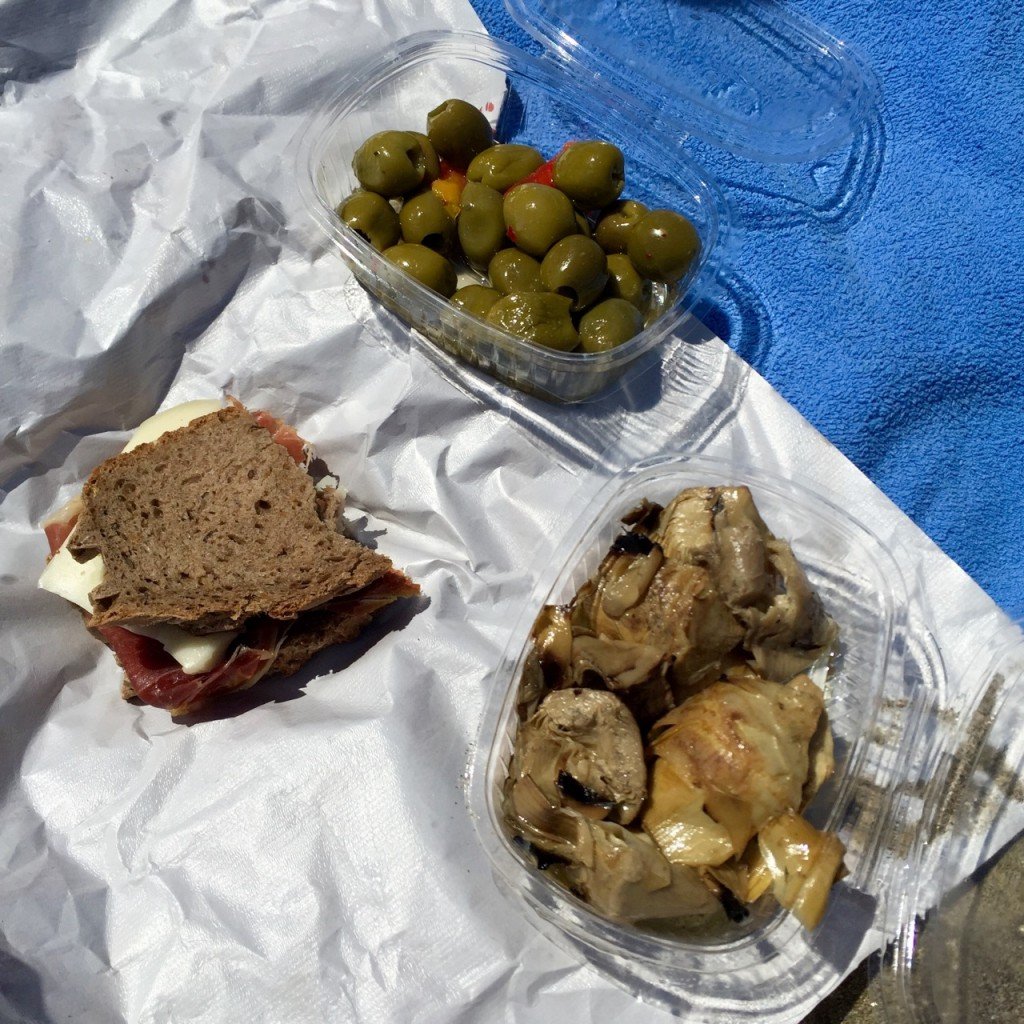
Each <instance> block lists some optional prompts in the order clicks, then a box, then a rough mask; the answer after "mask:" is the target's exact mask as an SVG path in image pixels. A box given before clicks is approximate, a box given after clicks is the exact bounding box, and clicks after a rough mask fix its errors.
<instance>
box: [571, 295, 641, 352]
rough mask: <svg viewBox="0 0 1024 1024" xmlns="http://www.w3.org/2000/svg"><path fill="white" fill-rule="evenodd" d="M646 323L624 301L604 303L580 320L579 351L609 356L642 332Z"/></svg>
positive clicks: (606, 301) (617, 300)
mask: <svg viewBox="0 0 1024 1024" xmlns="http://www.w3.org/2000/svg"><path fill="white" fill-rule="evenodd" d="M643 325H644V319H643V317H642V316H641V315H640V312H639V311H638V310H637V308H636V307H635V306H633V305H631V304H630V303H628V302H627V301H626V300H625V299H605V300H604V302H599V303H598V304H597V305H596V306H595V307H594V308H593V309H590V310H587V312H586V313H584V314H583V316H582V317H580V348H581V349H582V350H583V351H584V352H607V351H609V350H610V349H613V348H617V347H618V346H619V345H621V344H623V342H626V341H629V339H630V338H632V337H633V336H634V335H636V334H638V333H639V332H640V329H641V328H642V327H643Z"/></svg>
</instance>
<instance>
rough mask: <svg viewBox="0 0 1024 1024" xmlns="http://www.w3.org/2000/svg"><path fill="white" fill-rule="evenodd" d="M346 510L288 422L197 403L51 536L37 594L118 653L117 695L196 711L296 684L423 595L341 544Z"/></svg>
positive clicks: (74, 507) (171, 419)
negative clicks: (277, 683) (314, 661)
mask: <svg viewBox="0 0 1024 1024" xmlns="http://www.w3.org/2000/svg"><path fill="white" fill-rule="evenodd" d="M344 499H345V495H344V491H343V490H342V489H341V487H340V482H339V481H338V479H337V478H336V477H334V476H332V475H330V474H329V473H327V472H326V470H325V469H324V467H323V463H322V462H321V461H320V460H318V459H315V458H314V457H313V455H312V451H311V449H310V446H309V445H308V444H307V443H306V442H305V441H304V440H303V439H302V438H301V437H299V435H298V434H297V433H296V432H295V430H294V429H292V428H291V427H290V426H288V425H287V424H284V423H282V422H281V421H280V420H278V419H276V418H275V417H273V416H271V415H270V414H269V413H266V412H250V411H249V410H247V409H246V408H245V407H244V406H242V405H241V404H240V403H239V402H237V401H235V400H234V399H230V400H229V403H228V404H227V405H226V406H224V407H222V406H221V403H220V402H219V401H201V402H189V403H186V404H185V405H182V406H178V407H176V408H174V409H170V410H167V411H166V412H164V413H160V414H158V415H156V416H154V417H152V418H151V419H150V420H147V421H146V422H145V423H143V424H142V426H141V427H140V428H139V429H138V430H137V431H136V433H135V434H134V435H133V437H132V439H131V440H130V441H129V443H128V445H127V446H126V447H125V449H124V451H122V452H121V454H119V455H116V456H114V457H113V458H111V459H108V460H107V461H106V462H104V463H102V464H101V465H100V466H98V467H97V468H96V469H95V470H94V471H93V473H92V475H91V476H90V477H89V480H88V481H87V482H86V484H85V487H84V488H83V489H82V493H81V495H80V496H78V497H77V498H75V499H73V500H72V501H71V502H69V503H68V504H67V505H66V506H64V508H62V509H61V510H60V511H59V512H57V513H55V514H54V515H53V516H51V517H50V519H48V520H47V521H46V522H45V523H44V524H43V526H44V529H45V532H46V537H47V540H48V543H49V547H50V557H49V559H48V562H47V565H46V568H45V570H44V571H43V573H42V576H41V577H40V581H39V585H40V586H41V587H42V588H43V589H45V590H48V591H51V592H53V593H55V594H58V595H59V596H61V597H63V598H65V599H66V600H69V601H71V602H72V603H74V604H75V605H77V606H78V607H79V609H80V610H81V613H82V616H83V618H84V621H85V625H86V628H87V629H88V630H89V631H90V632H91V633H92V634H93V635H94V636H95V637H97V638H98V639H99V640H101V641H102V642H103V643H105V644H106V645H107V646H108V647H109V648H110V649H111V651H113V653H114V657H115V659H116V660H117V662H118V664H119V665H120V667H121V669H122V670H123V672H124V683H123V685H122V691H121V692H122V696H124V697H125V698H126V699H133V698H135V699H138V700H139V701H142V702H143V703H146V704H151V705H153V706H155V707H159V708H164V709H166V710H168V711H170V713H171V714H172V715H183V714H188V713H191V712H193V711H196V710H197V709H199V708H201V707H203V706H204V705H206V704H208V703H209V702H210V701H212V700H214V699H216V698H219V697H221V696H223V695H224V694H226V693H230V692H232V691H235V690H241V689H245V688H247V687H250V686H252V685H254V684H255V683H256V682H258V681H259V680H260V679H262V678H264V677H266V676H287V675H291V674H292V673H294V672H295V671H297V670H298V669H299V668H300V667H301V666H302V665H304V664H305V663H306V662H307V661H308V660H309V659H310V658H311V657H313V655H314V654H316V653H317V652H319V651H321V650H323V649H324V648H326V647H329V646H331V645H333V644H338V643H346V642H348V641H350V640H352V639H354V638H355V637H356V636H357V635H358V634H359V633H360V632H361V630H362V629H363V628H364V627H365V626H366V625H367V623H368V622H369V621H370V620H371V618H372V617H373V616H374V615H375V614H377V612H379V611H380V610H381V609H382V608H385V607H386V606H387V605H389V604H391V603H392V602H394V601H396V600H398V599H399V598H403V597H413V596H415V595H416V594H418V593H419V587H418V586H417V585H416V584H415V583H413V582H412V581H411V580H410V579H409V578H408V577H407V576H406V575H405V573H403V572H401V571H400V570H398V569H396V568H395V567H394V566H393V565H392V564H391V561H390V560H389V559H388V558H387V557H386V556H384V555H382V554H380V553H379V552H377V551H374V550H371V549H370V548H368V547H366V546H365V545H363V544H360V543H359V542H358V541H356V540H354V539H352V538H351V537H348V536H346V535H345V533H344V532H343V529H342V528H341V527H342V526H343V521H342V520H341V511H342V509H343V506H344ZM339 524H341V526H340V525H339Z"/></svg>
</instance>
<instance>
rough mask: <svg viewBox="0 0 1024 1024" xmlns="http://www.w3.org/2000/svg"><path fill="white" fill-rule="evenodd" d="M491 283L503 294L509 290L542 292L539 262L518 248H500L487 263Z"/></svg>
mask: <svg viewBox="0 0 1024 1024" xmlns="http://www.w3.org/2000/svg"><path fill="white" fill-rule="evenodd" d="M487 276H488V277H489V278H490V280H491V284H492V285H493V286H494V287H495V288H497V289H498V291H499V292H501V293H502V294H503V295H508V294H509V293H510V292H542V291H544V285H542V284H541V281H540V264H539V263H538V262H537V261H536V260H535V259H534V258H533V257H532V256H527V255H526V253H525V252H521V251H520V250H519V249H502V250H501V252H499V253H495V255H494V258H493V259H492V260H491V262H490V263H489V264H488V265H487Z"/></svg>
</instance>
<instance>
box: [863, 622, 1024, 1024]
mask: <svg viewBox="0 0 1024 1024" xmlns="http://www.w3.org/2000/svg"><path fill="white" fill-rule="evenodd" d="M993 648H994V649H995V654H994V656H993V658H992V660H991V661H990V662H989V664H988V665H986V666H985V667H984V668H983V670H982V673H981V675H980V677H979V678H978V679H977V680H976V681H975V682H976V686H975V687H974V692H975V697H974V699H973V700H972V701H970V702H969V703H968V705H967V706H966V707H964V708H963V709H961V710H960V713H959V715H958V716H957V724H956V727H955V728H953V729H950V728H944V725H945V722H944V721H943V719H944V718H945V719H947V720H948V717H949V715H948V713H947V712H943V711H942V709H941V708H936V709H933V710H934V712H935V714H933V715H932V716H931V721H932V723H933V724H935V726H936V728H934V729H933V730H932V732H933V735H934V736H935V737H937V739H938V741H937V742H936V740H935V739H933V740H931V741H929V740H928V738H927V737H928V732H929V730H928V728H927V723H928V717H926V718H925V719H923V720H922V723H921V727H920V730H919V731H920V733H921V738H920V740H919V742H918V744H917V746H918V749H919V752H920V753H921V754H922V755H923V756H920V757H919V758H918V759H917V764H916V765H915V767H916V771H915V772H914V773H911V774H910V776H909V778H907V779H906V781H905V782H904V783H903V785H902V786H901V790H900V795H899V801H898V802H899V807H898V814H899V816H900V818H901V819H902V820H903V821H904V822H906V823H907V825H910V826H912V827H913V828H914V831H915V839H914V842H913V844H912V846H911V849H910V851H909V855H908V856H907V857H906V859H905V860H902V861H899V862H898V863H897V864H896V867H895V870H894V871H893V874H892V878H891V880H890V882H889V886H888V891H889V895H888V898H887V900H886V907H885V910H886V919H887V922H888V930H889V931H890V932H891V933H893V934H895V935H896V939H895V941H894V942H893V944H892V945H891V946H890V947H889V949H888V951H887V955H886V960H885V963H884V966H883V969H882V972H881V976H880V981H881V991H882V995H883V1006H884V1009H885V1017H886V1020H887V1021H891V1022H892V1024H1017V1022H1018V1021H1020V1020H1021V1019H1022V1017H1024V971H1022V970H1021V963H1022V961H1024V833H1022V832H1021V829H1020V824H1021V821H1022V819H1024V642H1022V640H1021V637H1020V633H1019V632H1018V631H1016V630H1007V636H1006V637H1004V638H1002V642H1001V643H999V642H997V643H994V644H993ZM978 865H981V867H978Z"/></svg>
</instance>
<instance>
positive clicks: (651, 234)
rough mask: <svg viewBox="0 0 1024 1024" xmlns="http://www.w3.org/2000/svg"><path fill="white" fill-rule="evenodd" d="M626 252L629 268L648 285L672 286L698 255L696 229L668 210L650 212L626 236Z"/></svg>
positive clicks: (698, 240) (698, 239)
mask: <svg viewBox="0 0 1024 1024" xmlns="http://www.w3.org/2000/svg"><path fill="white" fill-rule="evenodd" d="M626 252H627V254H628V256H629V258H630V260H631V261H632V263H633V266H634V267H636V269H637V270H638V271H639V272H640V273H641V274H642V275H643V276H644V277H649V278H650V279H651V280H652V281H663V282H664V283H665V284H672V283H674V282H676V281H678V280H679V279H680V278H681V277H683V275H684V274H685V273H686V272H687V270H689V269H690V266H691V265H692V264H693V262H694V260H696V258H697V254H698V253H699V252H700V237H699V236H698V235H697V229H696V228H695V227H694V226H693V225H692V224H691V223H690V222H689V221H688V220H687V219H686V218H685V217H683V216H682V215H681V214H678V213H675V212H674V211H672V210H651V212H650V213H648V214H646V215H645V216H643V217H641V219H640V221H639V222H638V223H637V225H636V227H634V228H633V230H632V231H631V232H630V234H629V244H628V247H627V249H626Z"/></svg>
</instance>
